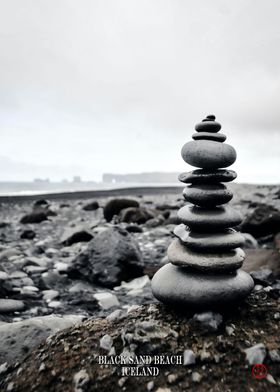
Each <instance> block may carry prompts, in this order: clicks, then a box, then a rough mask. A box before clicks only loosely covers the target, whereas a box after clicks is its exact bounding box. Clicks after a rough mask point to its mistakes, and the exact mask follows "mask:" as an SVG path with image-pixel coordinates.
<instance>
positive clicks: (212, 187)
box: [183, 184, 233, 207]
mask: <svg viewBox="0 0 280 392" xmlns="http://www.w3.org/2000/svg"><path fill="white" fill-rule="evenodd" d="M183 196H184V198H185V199H186V200H187V201H188V202H189V203H192V204H195V205H198V206H201V207H215V206H217V205H221V204H225V203H228V202H229V201H230V200H231V199H232V197H233V193H232V192H231V191H230V190H229V189H227V187H226V186H225V185H223V184H205V185H204V184H195V185H189V186H187V187H186V188H185V189H184V190H183Z"/></svg>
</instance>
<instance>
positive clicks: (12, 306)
mask: <svg viewBox="0 0 280 392" xmlns="http://www.w3.org/2000/svg"><path fill="white" fill-rule="evenodd" d="M24 308H25V305H24V303H23V302H22V301H18V300H15V299H4V298H0V313H10V312H20V311H21V310H23V309H24Z"/></svg>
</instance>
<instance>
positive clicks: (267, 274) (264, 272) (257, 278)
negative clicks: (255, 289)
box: [250, 268, 275, 286]
mask: <svg viewBox="0 0 280 392" xmlns="http://www.w3.org/2000/svg"><path fill="white" fill-rule="evenodd" d="M250 275H251V276H252V278H253V279H254V282H255V283H257V284H261V285H263V286H268V285H269V284H271V283H273V281H274V280H275V277H274V275H273V272H272V271H271V269H269V268H262V269H260V270H257V271H252V272H250Z"/></svg>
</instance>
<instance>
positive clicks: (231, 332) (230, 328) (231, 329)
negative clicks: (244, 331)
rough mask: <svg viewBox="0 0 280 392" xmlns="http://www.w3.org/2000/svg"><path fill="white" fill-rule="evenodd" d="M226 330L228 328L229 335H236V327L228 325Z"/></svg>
mask: <svg viewBox="0 0 280 392" xmlns="http://www.w3.org/2000/svg"><path fill="white" fill-rule="evenodd" d="M225 330H226V333H227V335H228V336H231V335H234V328H233V327H231V326H229V325H227V326H226V328H225Z"/></svg>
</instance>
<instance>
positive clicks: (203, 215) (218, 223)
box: [178, 206, 242, 232]
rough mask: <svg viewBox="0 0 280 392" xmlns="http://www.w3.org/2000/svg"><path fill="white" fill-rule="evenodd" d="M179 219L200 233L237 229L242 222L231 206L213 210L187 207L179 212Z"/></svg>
mask: <svg viewBox="0 0 280 392" xmlns="http://www.w3.org/2000/svg"><path fill="white" fill-rule="evenodd" d="M178 217H179V219H180V220H181V222H182V223H184V224H186V225H187V226H189V227H190V229H191V230H194V231H198V232H204V231H205V232H209V231H210V232H212V231H213V230H216V231H219V230H223V229H227V228H229V227H236V226H237V225H239V224H240V223H241V221H242V217H241V216H240V214H239V213H238V212H237V211H235V210H234V209H233V208H231V207H229V206H226V207H215V208H211V209H206V208H201V207H197V206H185V207H182V208H180V210H179V211H178Z"/></svg>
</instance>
